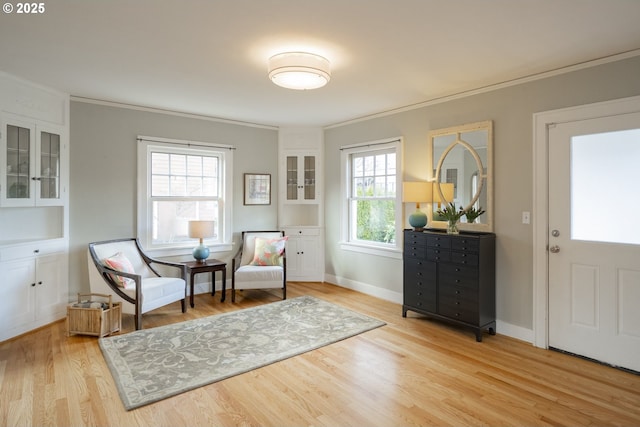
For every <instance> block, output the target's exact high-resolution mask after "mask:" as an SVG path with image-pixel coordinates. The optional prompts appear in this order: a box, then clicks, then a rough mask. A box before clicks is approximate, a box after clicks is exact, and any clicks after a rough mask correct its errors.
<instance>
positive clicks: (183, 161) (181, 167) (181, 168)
mask: <svg viewBox="0 0 640 427" xmlns="http://www.w3.org/2000/svg"><path fill="white" fill-rule="evenodd" d="M170 162H171V175H183V176H184V175H186V174H187V156H184V155H182V154H171V155H170Z"/></svg>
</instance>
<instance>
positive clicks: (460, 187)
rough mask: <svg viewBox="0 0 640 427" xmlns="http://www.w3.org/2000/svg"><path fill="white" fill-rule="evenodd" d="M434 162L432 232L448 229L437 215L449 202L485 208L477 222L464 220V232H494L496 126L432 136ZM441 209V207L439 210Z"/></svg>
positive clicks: (480, 125)
mask: <svg viewBox="0 0 640 427" xmlns="http://www.w3.org/2000/svg"><path fill="white" fill-rule="evenodd" d="M429 148H430V150H431V158H432V159H433V161H432V163H433V174H432V181H433V194H434V202H433V203H432V204H431V209H428V212H427V215H428V216H429V225H428V227H429V228H442V229H446V228H447V222H446V221H445V220H444V219H443V218H441V217H440V216H439V215H438V214H437V210H438V209H440V208H444V207H445V206H446V205H447V203H448V202H453V203H455V205H456V208H460V207H461V206H462V207H463V208H464V209H465V210H466V209H468V208H470V207H475V208H476V209H480V208H482V209H483V210H485V212H484V213H483V214H482V215H480V216H479V217H478V218H477V219H476V220H475V222H473V223H469V222H468V221H467V219H466V217H465V216H463V217H462V218H461V219H460V225H459V229H460V230H461V231H465V230H466V231H485V232H492V231H493V160H492V159H493V122H492V121H491V120H487V121H483V122H477V123H469V124H466V125H461V126H453V127H450V128H445V129H437V130H434V131H431V132H429ZM438 205H440V206H438Z"/></svg>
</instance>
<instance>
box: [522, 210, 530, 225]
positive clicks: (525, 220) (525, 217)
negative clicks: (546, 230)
mask: <svg viewBox="0 0 640 427" xmlns="http://www.w3.org/2000/svg"><path fill="white" fill-rule="evenodd" d="M522 223H523V224H531V212H522Z"/></svg>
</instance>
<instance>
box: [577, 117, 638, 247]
mask: <svg viewBox="0 0 640 427" xmlns="http://www.w3.org/2000/svg"><path fill="white" fill-rule="evenodd" d="M639 160H640V129H633V130H627V131H619V132H606V133H600V134H594V135H582V136H577V137H573V138H572V139H571V238H572V239H575V240H589V241H596V242H613V243H629V244H636V245H640V227H638V220H637V218H636V216H635V215H633V213H635V212H638V211H640V200H639V199H638V197H636V195H637V194H638V188H637V183H636V179H635V178H636V177H637V175H638V172H637V170H638V161H639ZM594 195H596V196H601V197H595V198H594ZM603 197H604V198H605V199H606V200H609V201H611V203H606V205H607V207H606V208H605V212H607V213H608V215H607V214H605V218H606V226H604V227H596V226H594V222H593V215H592V214H589V212H596V211H599V209H600V208H599V206H601V205H602V203H601V201H602V198H603Z"/></svg>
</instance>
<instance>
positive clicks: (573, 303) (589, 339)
mask: <svg viewBox="0 0 640 427" xmlns="http://www.w3.org/2000/svg"><path fill="white" fill-rule="evenodd" d="M548 132H549V135H548V138H549V139H548V141H549V147H548V154H549V158H548V165H549V181H548V182H549V190H548V195H549V200H548V208H549V214H548V221H549V222H548V225H549V227H548V233H549V235H548V244H549V256H548V262H549V264H548V268H549V293H548V298H549V299H548V309H549V332H548V342H549V346H550V347H553V348H557V349H560V350H564V351H568V352H571V353H575V354H579V355H582V356H586V357H589V358H592V359H595V360H598V361H602V362H605V363H608V364H611V365H614V366H619V367H624V368H628V369H632V370H635V371H640V113H630V114H621V115H614V116H608V117H600V118H593V119H588V120H578V121H570V122H566V123H559V124H556V125H551V126H550V127H549V131H548Z"/></svg>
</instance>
